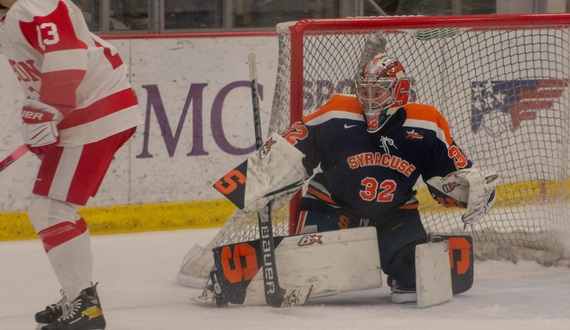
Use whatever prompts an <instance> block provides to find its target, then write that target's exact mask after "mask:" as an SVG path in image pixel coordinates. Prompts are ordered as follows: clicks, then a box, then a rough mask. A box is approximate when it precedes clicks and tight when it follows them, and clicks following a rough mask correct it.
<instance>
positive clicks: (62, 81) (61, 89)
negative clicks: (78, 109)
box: [40, 70, 86, 117]
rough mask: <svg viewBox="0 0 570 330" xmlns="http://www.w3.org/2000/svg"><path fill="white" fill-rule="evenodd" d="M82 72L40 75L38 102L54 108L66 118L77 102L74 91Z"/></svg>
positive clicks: (69, 71)
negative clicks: (40, 83)
mask: <svg viewBox="0 0 570 330" xmlns="http://www.w3.org/2000/svg"><path fill="white" fill-rule="evenodd" d="M85 72H86V71H84V70H62V71H54V72H44V73H42V86H41V88H40V101H42V102H44V103H46V104H49V105H51V106H53V107H56V108H57V109H58V110H59V111H61V113H63V116H64V117H65V116H67V115H68V114H69V112H70V111H71V110H73V108H75V105H76V102H77V96H76V93H75V91H76V90H77V87H79V84H81V81H82V80H83V77H85Z"/></svg>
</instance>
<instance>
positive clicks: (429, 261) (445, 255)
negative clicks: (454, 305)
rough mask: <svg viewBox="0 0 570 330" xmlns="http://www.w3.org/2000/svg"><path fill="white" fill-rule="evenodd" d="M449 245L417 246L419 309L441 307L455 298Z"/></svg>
mask: <svg viewBox="0 0 570 330" xmlns="http://www.w3.org/2000/svg"><path fill="white" fill-rule="evenodd" d="M449 269H450V264H449V243H448V242H447V241H443V242H437V243H432V242H430V243H425V244H419V245H417V246H416V290H417V296H418V308H425V307H430V306H434V305H439V304H442V303H445V302H447V301H450V300H451V298H452V297H453V289H452V287H451V272H450V271H449Z"/></svg>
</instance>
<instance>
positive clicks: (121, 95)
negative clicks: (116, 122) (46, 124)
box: [57, 88, 137, 130]
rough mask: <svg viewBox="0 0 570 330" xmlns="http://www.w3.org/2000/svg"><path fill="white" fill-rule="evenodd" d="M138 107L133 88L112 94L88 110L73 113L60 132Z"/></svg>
mask: <svg viewBox="0 0 570 330" xmlns="http://www.w3.org/2000/svg"><path fill="white" fill-rule="evenodd" d="M136 105H137V98H136V97H135V94H134V92H133V90H132V89H131V88H127V89H124V90H122V91H120V92H117V93H115V94H111V95H109V96H107V97H105V98H102V99H101V100H99V101H97V102H95V103H93V104H91V105H90V106H88V107H87V108H83V109H77V110H74V111H72V112H71V113H70V114H69V116H67V117H65V118H64V119H63V120H62V121H61V122H60V123H59V125H58V126H57V127H58V128H59V129H60V130H62V129H65V128H70V127H75V126H78V125H82V124H86V123H89V122H92V121H95V120H97V119H100V118H103V117H105V116H108V115H110V114H112V113H115V112H118V111H121V110H124V109H127V108H130V107H133V106H136Z"/></svg>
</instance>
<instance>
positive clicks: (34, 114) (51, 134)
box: [22, 99, 63, 155]
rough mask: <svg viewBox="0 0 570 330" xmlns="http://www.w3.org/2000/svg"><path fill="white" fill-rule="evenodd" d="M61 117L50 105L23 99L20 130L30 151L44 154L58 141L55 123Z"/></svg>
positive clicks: (57, 122)
mask: <svg viewBox="0 0 570 330" xmlns="http://www.w3.org/2000/svg"><path fill="white" fill-rule="evenodd" d="M62 119H63V115H62V114H61V112H59V110H57V109H56V108H54V107H52V106H50V105H47V104H45V103H43V102H40V101H36V100H30V99H27V100H25V101H24V107H23V108H22V120H23V122H24V123H23V124H22V132H23V134H24V143H26V144H27V145H28V147H29V148H30V151H31V152H33V153H35V154H37V155H44V154H45V153H47V152H48V151H49V150H50V149H52V148H53V147H55V146H56V145H57V144H58V143H59V131H58V129H57V124H59V122H60V121H61V120H62Z"/></svg>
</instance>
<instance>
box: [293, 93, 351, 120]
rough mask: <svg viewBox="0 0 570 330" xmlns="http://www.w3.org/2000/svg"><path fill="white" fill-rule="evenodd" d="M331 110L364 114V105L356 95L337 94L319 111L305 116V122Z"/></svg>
mask: <svg viewBox="0 0 570 330" xmlns="http://www.w3.org/2000/svg"><path fill="white" fill-rule="evenodd" d="M329 111H344V112H349V113H356V114H362V107H361V106H360V103H358V99H357V98H356V96H353V95H342V94H335V95H333V97H332V98H331V99H330V100H329V101H328V102H327V103H325V105H323V106H322V107H321V108H320V109H319V110H318V111H316V112H314V113H312V114H310V115H307V116H305V117H303V122H304V123H306V122H308V121H310V120H312V119H315V118H317V117H319V116H321V115H322V114H324V113H326V112H329Z"/></svg>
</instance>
